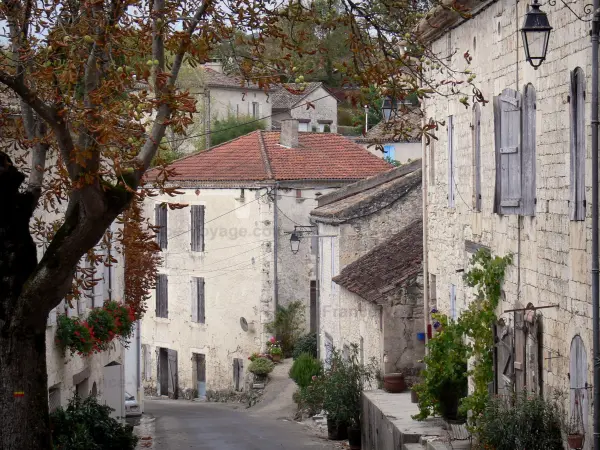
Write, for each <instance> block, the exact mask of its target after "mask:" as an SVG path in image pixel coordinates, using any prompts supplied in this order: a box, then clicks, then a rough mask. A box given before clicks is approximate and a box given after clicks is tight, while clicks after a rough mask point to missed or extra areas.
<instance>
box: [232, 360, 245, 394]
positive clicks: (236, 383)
mask: <svg viewBox="0 0 600 450" xmlns="http://www.w3.org/2000/svg"><path fill="white" fill-rule="evenodd" d="M233 388H234V389H235V390H236V391H242V390H243V388H244V360H243V359H241V358H234V359H233Z"/></svg>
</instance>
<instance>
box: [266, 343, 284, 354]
mask: <svg viewBox="0 0 600 450" xmlns="http://www.w3.org/2000/svg"><path fill="white" fill-rule="evenodd" d="M269 353H270V354H271V355H281V354H283V351H282V350H281V347H276V346H274V345H273V346H271V348H270V349H269Z"/></svg>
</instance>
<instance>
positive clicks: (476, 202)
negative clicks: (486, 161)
mask: <svg viewBox="0 0 600 450" xmlns="http://www.w3.org/2000/svg"><path fill="white" fill-rule="evenodd" d="M473 197H474V198H473V207H474V209H475V211H481V107H480V106H479V103H475V105H473Z"/></svg>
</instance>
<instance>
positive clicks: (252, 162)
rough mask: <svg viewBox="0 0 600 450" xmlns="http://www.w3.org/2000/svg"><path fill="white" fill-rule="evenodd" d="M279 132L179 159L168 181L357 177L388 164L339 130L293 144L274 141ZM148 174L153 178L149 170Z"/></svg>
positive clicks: (311, 135) (306, 136)
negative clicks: (282, 144)
mask: <svg viewBox="0 0 600 450" xmlns="http://www.w3.org/2000/svg"><path fill="white" fill-rule="evenodd" d="M279 135H280V133H279V132H276V131H254V132H252V133H250V134H247V135H245V136H242V137H239V138H237V139H234V140H232V141H229V142H226V143H224V144H221V145H219V146H216V147H213V148H212V149H210V150H207V151H203V152H200V153H196V154H194V155H190V156H187V157H185V158H182V159H179V160H177V161H175V162H173V163H172V164H171V165H170V166H169V168H171V169H175V175H174V176H172V177H171V178H170V180H172V181H186V182H189V181H202V182H211V181H215V182H216V181H262V180H265V181H266V180H269V179H273V180H360V179H363V178H367V177H369V176H372V175H376V174H378V173H381V172H384V171H388V170H390V169H392V167H393V166H391V165H390V164H388V163H387V162H385V161H384V160H382V159H381V158H378V157H376V156H374V155H372V154H371V153H369V152H368V151H367V150H365V149H364V148H362V147H361V146H360V145H357V144H355V143H353V142H351V141H349V140H348V139H346V138H345V137H343V136H340V135H338V134H331V133H300V134H299V147H298V148H286V147H282V146H281V145H279ZM261 143H264V148H263V149H261ZM265 157H266V158H268V161H265V159H264V158H265ZM269 168H270V171H271V173H272V177H270V176H269ZM148 178H152V171H151V172H149V173H148ZM188 184H189V183H188ZM204 184H206V183H204Z"/></svg>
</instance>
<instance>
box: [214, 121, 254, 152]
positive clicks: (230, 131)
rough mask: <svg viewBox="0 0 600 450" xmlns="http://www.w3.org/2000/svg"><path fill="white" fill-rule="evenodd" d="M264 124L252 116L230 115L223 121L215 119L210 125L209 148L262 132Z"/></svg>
mask: <svg viewBox="0 0 600 450" xmlns="http://www.w3.org/2000/svg"><path fill="white" fill-rule="evenodd" d="M264 129H265V122H264V121H262V120H258V121H257V120H256V119H255V118H253V117H252V116H239V117H236V116H235V115H233V114H231V115H228V116H227V118H225V119H217V120H215V121H214V123H213V124H212V129H211V138H210V144H211V146H214V145H219V144H222V143H223V142H227V141H230V140H232V139H235V138H237V137H240V136H243V135H245V134H248V133H251V132H252V131H255V130H264Z"/></svg>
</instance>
